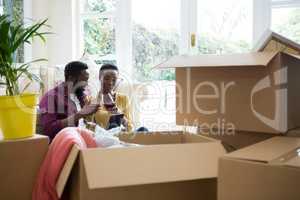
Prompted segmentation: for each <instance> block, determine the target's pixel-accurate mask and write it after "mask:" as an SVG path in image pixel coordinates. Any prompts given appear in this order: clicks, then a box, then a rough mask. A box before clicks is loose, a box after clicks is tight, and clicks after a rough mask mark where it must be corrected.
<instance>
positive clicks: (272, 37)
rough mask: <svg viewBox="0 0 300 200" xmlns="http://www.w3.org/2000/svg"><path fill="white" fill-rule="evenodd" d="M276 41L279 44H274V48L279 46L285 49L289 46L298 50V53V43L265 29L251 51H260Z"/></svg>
mask: <svg viewBox="0 0 300 200" xmlns="http://www.w3.org/2000/svg"><path fill="white" fill-rule="evenodd" d="M272 41H276V42H278V43H279V44H281V45H276V48H280V50H283V51H285V50H286V48H291V49H292V50H293V51H295V52H298V54H300V44H298V43H296V42H294V41H292V40H290V39H288V38H286V37H284V36H282V35H280V34H278V33H275V32H272V31H271V30H267V31H266V32H265V33H264V34H263V35H262V37H261V38H260V40H259V41H258V42H257V43H256V45H255V46H254V48H253V51H257V52H262V51H264V50H265V49H266V47H267V46H268V45H269V44H270V43H271V42H272Z"/></svg>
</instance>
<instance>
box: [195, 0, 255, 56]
mask: <svg viewBox="0 0 300 200" xmlns="http://www.w3.org/2000/svg"><path fill="white" fill-rule="evenodd" d="M197 4H198V5H197V36H198V40H197V52H199V53H203V54H224V53H239V52H248V51H249V50H250V49H251V47H252V44H251V42H252V31H253V27H252V4H253V2H252V0H244V1H240V0H226V1H220V0H210V1H206V0H198V1H197ZM216 5H218V6H216Z"/></svg>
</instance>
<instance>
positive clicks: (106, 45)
mask: <svg viewBox="0 0 300 200" xmlns="http://www.w3.org/2000/svg"><path fill="white" fill-rule="evenodd" d="M115 10H116V1H114V0H82V1H81V16H82V17H81V20H82V21H81V27H82V29H83V47H84V50H85V51H86V52H87V53H88V54H90V55H91V57H92V58H93V60H95V62H96V63H97V64H103V63H116V45H115V42H116V38H115Z"/></svg>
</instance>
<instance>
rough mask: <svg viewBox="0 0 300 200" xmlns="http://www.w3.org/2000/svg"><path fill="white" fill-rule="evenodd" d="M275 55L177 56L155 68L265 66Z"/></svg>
mask: <svg viewBox="0 0 300 200" xmlns="http://www.w3.org/2000/svg"><path fill="white" fill-rule="evenodd" d="M277 53H278V52H277V51H273V52H258V53H244V54H231V55H193V56H189V55H179V56H174V57H172V58H170V59H169V60H167V61H165V62H163V63H161V64H159V65H157V66H155V68H177V67H232V66H237V67H240V66H267V65H268V63H269V62H270V61H271V59H272V58H273V57H274V56H275V55H276V54H277Z"/></svg>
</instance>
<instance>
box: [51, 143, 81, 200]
mask: <svg viewBox="0 0 300 200" xmlns="http://www.w3.org/2000/svg"><path fill="white" fill-rule="evenodd" d="M79 151H80V150H79V148H78V147H77V145H74V146H73V147H72V149H71V151H70V153H69V156H68V158H67V160H66V161H65V164H64V167H63V168H62V170H61V172H60V175H59V177H58V179H57V182H56V192H57V195H58V197H59V198H61V196H62V194H63V191H64V188H65V186H66V184H67V181H68V178H69V176H70V174H71V171H72V169H73V166H74V164H75V161H76V159H77V156H78V154H79Z"/></svg>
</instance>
